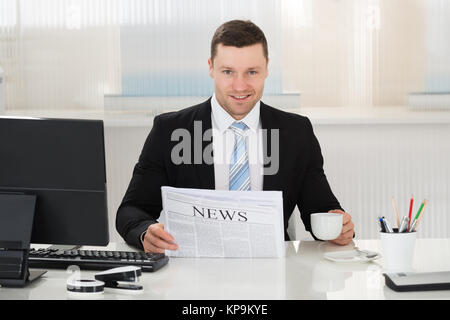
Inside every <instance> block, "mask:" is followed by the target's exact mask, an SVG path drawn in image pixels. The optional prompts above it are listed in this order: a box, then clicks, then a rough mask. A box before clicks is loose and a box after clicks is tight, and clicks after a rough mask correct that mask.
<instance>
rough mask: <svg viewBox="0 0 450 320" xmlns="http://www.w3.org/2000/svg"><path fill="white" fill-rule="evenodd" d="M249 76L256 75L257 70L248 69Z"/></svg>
mask: <svg viewBox="0 0 450 320" xmlns="http://www.w3.org/2000/svg"><path fill="white" fill-rule="evenodd" d="M248 73H249V74H250V75H251V76H254V75H256V74H257V73H258V72H256V71H249V72H248Z"/></svg>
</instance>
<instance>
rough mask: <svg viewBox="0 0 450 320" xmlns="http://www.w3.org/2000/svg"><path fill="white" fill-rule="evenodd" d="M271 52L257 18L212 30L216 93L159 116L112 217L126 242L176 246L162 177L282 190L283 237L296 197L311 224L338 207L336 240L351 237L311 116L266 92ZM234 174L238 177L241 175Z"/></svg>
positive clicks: (199, 184) (185, 184)
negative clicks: (165, 214)
mask: <svg viewBox="0 0 450 320" xmlns="http://www.w3.org/2000/svg"><path fill="white" fill-rule="evenodd" d="M268 62H269V59H268V50H267V42H266V39H265V36H264V33H263V32H262V31H261V30H260V29H259V28H258V27H257V26H256V25H255V24H253V23H252V22H250V21H241V20H233V21H229V22H226V23H224V24H223V25H221V26H220V27H219V28H218V29H217V30H216V33H215V34H214V37H213V39H212V42H211V57H210V59H209V60H208V64H209V72H210V76H211V77H212V78H213V79H214V95H213V96H212V97H211V98H209V99H208V100H207V101H205V102H203V103H201V104H199V105H196V106H193V107H190V108H187V109H183V110H181V111H178V112H170V113H165V114H161V115H159V116H157V117H155V119H154V124H153V128H152V130H151V132H150V134H149V135H148V137H147V140H146V141H145V144H144V147H143V150H142V153H141V155H140V157H139V161H138V163H137V164H136V166H135V168H134V171H133V176H132V179H131V182H130V185H129V187H128V189H127V191H126V194H125V196H124V199H123V201H122V203H121V205H120V207H119V210H118V212H117V218H116V227H117V230H118V232H119V233H120V234H121V235H122V237H123V238H124V239H125V240H126V242H127V243H129V244H131V245H133V246H136V247H140V248H143V249H144V250H145V251H147V252H164V250H176V249H177V248H178V245H177V243H176V239H174V238H173V237H172V235H170V234H169V233H168V232H167V231H165V230H164V225H163V224H161V223H158V221H157V219H158V218H159V215H160V212H161V210H162V200H161V186H173V187H182V188H201V189H228V188H229V189H230V190H233V189H239V190H279V191H282V192H283V210H284V227H285V239H286V240H289V236H288V234H287V232H286V230H287V225H288V220H289V217H290V215H291V214H292V212H293V210H294V208H295V206H296V205H297V206H298V208H299V211H300V214H301V218H302V221H303V223H304V225H305V229H306V230H308V231H310V232H311V233H312V231H311V223H310V215H311V214H312V213H314V212H326V211H329V212H337V213H340V214H342V215H343V226H342V233H341V235H340V236H339V237H338V238H337V239H335V240H332V241H331V242H333V243H336V244H340V245H345V244H348V243H349V242H350V241H351V240H352V238H353V236H354V224H353V222H352V219H351V216H350V215H349V214H348V213H346V212H344V210H343V209H342V207H341V206H340V204H339V202H338V201H337V199H336V197H335V196H334V195H333V193H332V191H331V188H330V186H329V184H328V182H327V179H326V176H325V174H324V171H323V158H322V154H321V150H320V146H319V143H318V141H317V139H316V137H315V135H314V132H313V128H312V125H311V122H310V121H309V120H308V119H307V118H306V117H303V116H300V115H297V114H292V113H287V112H283V111H280V110H277V109H275V108H273V107H270V106H268V105H266V104H264V103H263V102H262V101H260V99H261V97H262V94H263V91H264V82H265V79H266V78H267V76H268V69H267V66H268ZM236 123H237V124H238V125H242V127H241V128H243V130H242V131H240V133H239V134H242V136H243V137H244V139H241V140H239V146H242V145H243V146H244V147H242V148H240V149H239V150H241V152H243V153H242V156H240V158H239V159H241V160H240V161H241V162H240V163H237V164H236V163H235V165H236V167H235V168H234V169H233V170H235V171H234V175H233V173H232V172H231V171H233V170H231V166H230V161H232V160H230V157H231V156H232V155H233V156H234V155H235V153H234V152H237V149H238V148H239V147H238V146H237V144H238V140H236V139H237V138H236V137H237V136H238V133H236V131H233V130H231V129H234V130H236V129H235V128H232V126H234V124H236ZM233 132H234V133H235V134H236V135H235V136H233ZM230 137H234V138H232V139H231V140H230ZM181 138H184V141H182V140H183V139H181ZM230 141H231V142H230ZM243 141H246V142H245V143H244V142H243ZM186 142H189V143H188V144H186ZM186 146H188V147H186ZM230 150H231V151H230ZM242 150H244V151H242ZM258 159H259V160H258ZM221 160H224V161H221ZM249 160H253V161H249ZM238 162H239V161H238ZM236 168H238V169H236ZM241 169H242V170H241ZM236 170H240V171H239V174H236ZM237 175H239V176H240V177H242V179H241V181H238V182H236V181H235V180H236V176H237ZM235 187H237V188H235ZM313 236H314V234H313Z"/></svg>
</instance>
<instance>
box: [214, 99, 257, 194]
mask: <svg viewBox="0 0 450 320" xmlns="http://www.w3.org/2000/svg"><path fill="white" fill-rule="evenodd" d="M211 109H212V112H211V123H212V131H213V154H214V179H215V184H216V185H215V189H216V190H228V188H229V170H230V162H231V156H232V154H233V149H234V132H233V130H232V129H230V126H231V124H232V123H233V122H235V121H236V120H235V119H234V118H233V117H232V116H231V115H230V114H229V113H228V112H227V111H225V109H224V108H222V107H221V106H220V104H219V102H218V101H217V99H216V95H215V94H214V95H213V97H212V98H211ZM259 109H260V101H258V102H257V103H256V105H255V106H254V107H253V109H252V110H251V111H250V112H249V113H248V114H247V115H246V116H245V117H244V118H243V119H242V120H239V121H238V122H243V123H245V124H246V125H247V127H248V129H247V130H246V131H245V137H246V140H245V141H246V147H247V154H248V163H249V169H250V190H252V191H261V190H262V188H263V173H264V171H263V162H264V158H263V139H262V130H261V120H260V118H259Z"/></svg>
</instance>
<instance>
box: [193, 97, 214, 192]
mask: <svg viewBox="0 0 450 320" xmlns="http://www.w3.org/2000/svg"><path fill="white" fill-rule="evenodd" d="M194 121H200V123H201V137H196V136H195V133H194V136H193V137H194V139H201V141H202V143H201V146H202V149H201V153H202V154H201V164H198V163H195V162H194V167H195V170H196V174H197V179H198V180H197V181H198V184H199V187H200V188H201V189H215V180H214V163H206V162H205V160H207V159H205V158H204V157H203V152H204V151H205V150H212V124H211V98H209V99H208V100H207V101H205V102H204V103H203V104H202V105H201V106H200V108H199V109H198V112H197V115H196V116H195V117H194ZM192 125H193V127H194V124H192ZM197 125H198V124H197ZM205 131H209V132H207V134H206V136H205ZM199 132H200V130H199ZM199 132H198V133H197V134H199ZM203 137H206V138H207V139H208V140H206V141H203ZM194 145H195V143H193V149H192V156H193V159H194V157H195V153H194V152H197V157H200V155H198V152H199V151H198V150H194Z"/></svg>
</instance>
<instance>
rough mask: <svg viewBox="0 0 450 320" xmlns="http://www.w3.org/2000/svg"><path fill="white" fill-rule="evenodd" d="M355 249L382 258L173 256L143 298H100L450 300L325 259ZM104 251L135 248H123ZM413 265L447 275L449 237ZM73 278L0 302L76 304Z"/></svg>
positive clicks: (293, 249)
mask: <svg viewBox="0 0 450 320" xmlns="http://www.w3.org/2000/svg"><path fill="white" fill-rule="evenodd" d="M352 246H358V247H359V248H360V249H367V250H372V251H376V252H380V253H381V254H382V251H381V243H380V241H379V240H355V241H354V242H353V243H352V244H351V245H348V246H344V247H341V246H336V245H332V244H329V243H324V242H318V241H291V242H286V257H285V258H279V259H276V258H274V259H218V258H198V259H195V258H171V259H170V261H169V263H168V265H166V266H165V267H164V268H162V269H160V270H158V271H157V272H155V273H143V276H142V277H141V284H142V285H143V286H144V291H143V292H142V293H140V294H124V293H121V292H115V291H114V290H113V289H105V293H104V294H102V295H100V296H98V297H97V299H124V300H127V299H130V300H131V299H132V300H135V299H174V300H178V299H189V300H191V299H192V300H196V299H204V300H210V299H217V300H225V299H227V300H228V299H237V300H239V299H250V300H254V299H275V300H278V299H450V291H428V292H405V293H398V292H395V291H392V290H391V289H389V288H387V287H386V286H385V284H384V276H383V265H384V261H383V258H380V259H378V260H375V261H372V262H365V263H336V262H331V261H328V260H325V259H324V258H323V253H324V252H328V251H336V250H348V249H351V247H352ZM87 248H95V247H87ZM102 249H105V248H102ZM107 249H110V250H130V251H132V250H133V249H132V248H131V247H129V246H127V245H126V244H122V243H117V244H116V243H111V244H110V245H109V246H108V247H107ZM413 267H414V270H415V271H416V272H433V271H450V239H418V240H417V242H416V247H415V256H414V263H413ZM95 273H96V271H84V270H83V271H81V275H82V277H83V278H92V279H93V278H94V274H95ZM68 277H69V273H67V272H66V270H54V269H49V270H48V272H47V273H46V274H45V275H44V276H43V277H42V278H41V279H39V280H36V281H34V282H33V283H31V284H29V285H28V286H27V287H25V288H20V289H19V288H0V300H6V299H72V298H73V297H72V296H70V295H68V294H67V292H66V280H67V278H68Z"/></svg>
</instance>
